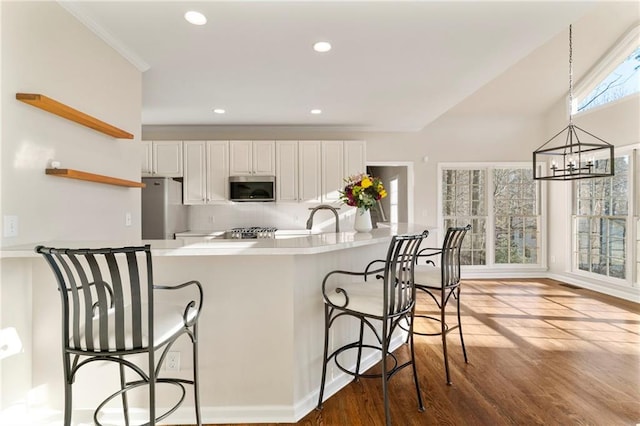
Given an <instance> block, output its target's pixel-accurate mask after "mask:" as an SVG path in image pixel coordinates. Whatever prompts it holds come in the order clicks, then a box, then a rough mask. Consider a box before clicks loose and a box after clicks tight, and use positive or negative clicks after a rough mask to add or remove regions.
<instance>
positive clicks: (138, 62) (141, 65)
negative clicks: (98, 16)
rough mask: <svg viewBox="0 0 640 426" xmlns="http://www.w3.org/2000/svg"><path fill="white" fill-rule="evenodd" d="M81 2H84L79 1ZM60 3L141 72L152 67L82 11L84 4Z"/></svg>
mask: <svg viewBox="0 0 640 426" xmlns="http://www.w3.org/2000/svg"><path fill="white" fill-rule="evenodd" d="M79 3H80V4H81V3H82V2H79ZM58 4H59V5H60V6H61V7H62V8H64V9H65V10H66V11H67V12H69V13H70V14H71V15H73V17H75V18H76V19H77V20H78V21H80V22H81V23H82V24H84V25H85V26H86V27H87V28H89V29H90V30H91V31H92V32H93V33H94V34H95V35H97V36H98V37H100V39H101V40H102V41H104V42H105V43H107V44H108V45H109V46H111V47H112V48H113V49H114V50H115V51H116V52H118V53H119V54H120V55H122V56H123V57H124V58H125V59H126V60H127V61H129V62H130V63H131V64H132V65H133V66H134V67H136V68H137V69H138V70H139V71H140V72H145V71H147V70H149V68H151V66H150V65H149V64H148V63H147V62H145V60H144V59H142V58H141V57H140V56H139V55H138V54H137V53H135V52H134V51H133V50H132V49H130V48H129V47H128V46H126V45H125V44H124V43H123V42H122V41H120V40H118V39H117V38H115V37H114V36H113V35H112V34H111V33H109V32H108V31H107V30H105V29H104V28H103V27H102V26H101V25H99V24H98V23H97V22H96V21H94V20H93V19H91V18H90V17H89V16H87V15H86V14H85V13H84V12H83V11H82V6H80V5H79V4H75V3H74V2H69V1H58Z"/></svg>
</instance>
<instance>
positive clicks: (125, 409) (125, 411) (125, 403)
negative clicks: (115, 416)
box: [118, 356, 129, 426]
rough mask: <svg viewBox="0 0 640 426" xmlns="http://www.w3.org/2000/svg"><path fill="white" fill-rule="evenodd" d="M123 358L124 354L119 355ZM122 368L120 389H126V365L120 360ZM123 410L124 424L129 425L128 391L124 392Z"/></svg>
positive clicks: (120, 367) (119, 364)
mask: <svg viewBox="0 0 640 426" xmlns="http://www.w3.org/2000/svg"><path fill="white" fill-rule="evenodd" d="M119 358H120V359H122V356H120V357H119ZM118 366H119V369H120V389H124V388H125V386H127V382H126V380H125V378H124V365H123V364H122V363H121V362H119V363H118ZM122 412H123V414H124V424H125V425H126V426H129V402H128V400H127V393H126V392H122Z"/></svg>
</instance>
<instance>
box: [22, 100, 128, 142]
mask: <svg viewBox="0 0 640 426" xmlns="http://www.w3.org/2000/svg"><path fill="white" fill-rule="evenodd" d="M16 99H17V100H19V101H22V102H24V103H27V104H29V105H33V106H34V107H36V108H40V109H42V110H45V111H48V112H50V113H52V114H55V115H57V116H60V117H63V118H66V119H67V120H71V121H74V122H76V123H78V124H82V125H83V126H86V127H89V128H91V129H93V130H96V131H98V132H101V133H104V134H106V135H109V136H113V137H114V138H117V139H133V135H132V134H131V133H129V132H125V131H124V130H122V129H118V128H117V127H115V126H112V125H111V124H107V123H105V122H104V121H101V120H98V119H97V118H95V117H92V116H90V115H88V114H85V113H84V112H80V111H78V110H77V109H74V108H71V107H70V106H67V105H65V104H63V103H60V102H58V101H56V100H53V99H51V98H48V97H46V96H44V95H40V94H37V93H16Z"/></svg>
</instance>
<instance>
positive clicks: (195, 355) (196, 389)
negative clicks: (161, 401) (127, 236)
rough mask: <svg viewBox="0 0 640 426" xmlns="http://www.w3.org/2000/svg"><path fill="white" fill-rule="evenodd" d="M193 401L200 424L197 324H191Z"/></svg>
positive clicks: (197, 420)
mask: <svg viewBox="0 0 640 426" xmlns="http://www.w3.org/2000/svg"><path fill="white" fill-rule="evenodd" d="M193 401H194V404H195V406H196V424H197V425H198V426H202V417H201V416H200V388H199V381H198V324H197V323H196V324H194V326H193Z"/></svg>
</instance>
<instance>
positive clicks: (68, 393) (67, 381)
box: [62, 350, 73, 426]
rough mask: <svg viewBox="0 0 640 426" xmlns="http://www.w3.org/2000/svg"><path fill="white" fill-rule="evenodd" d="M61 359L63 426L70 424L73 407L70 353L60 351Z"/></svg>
mask: <svg viewBox="0 0 640 426" xmlns="http://www.w3.org/2000/svg"><path fill="white" fill-rule="evenodd" d="M62 359H63V361H64V426H70V425H71V411H72V409H73V392H72V389H71V385H72V383H73V378H72V377H70V371H71V367H70V365H71V359H70V355H69V354H68V353H66V352H64V350H63V353H62Z"/></svg>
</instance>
